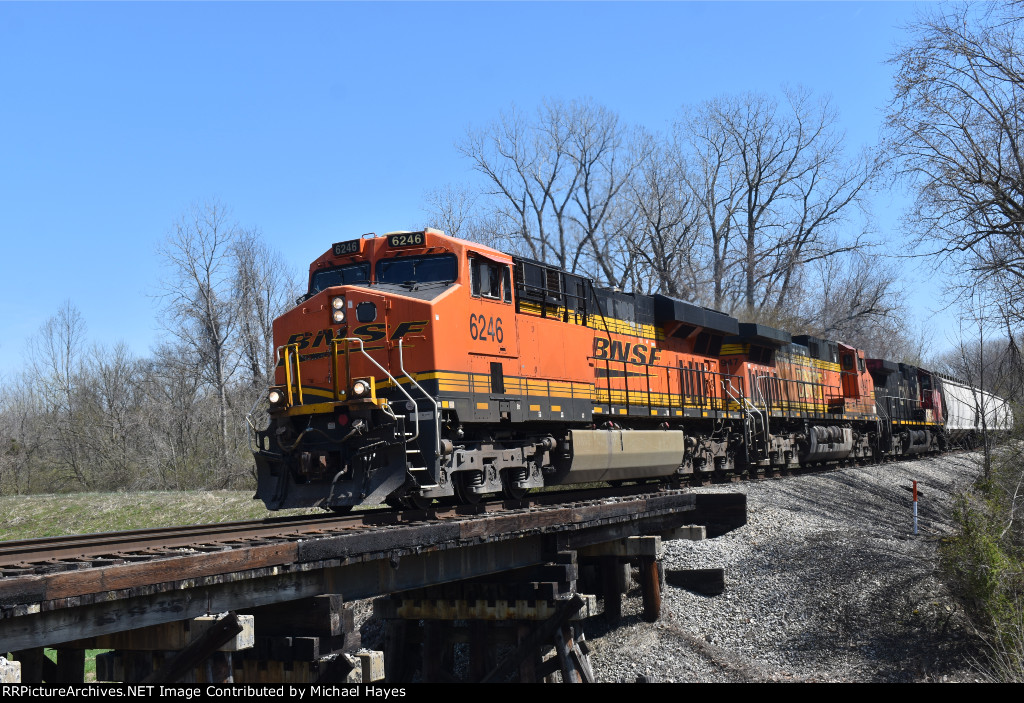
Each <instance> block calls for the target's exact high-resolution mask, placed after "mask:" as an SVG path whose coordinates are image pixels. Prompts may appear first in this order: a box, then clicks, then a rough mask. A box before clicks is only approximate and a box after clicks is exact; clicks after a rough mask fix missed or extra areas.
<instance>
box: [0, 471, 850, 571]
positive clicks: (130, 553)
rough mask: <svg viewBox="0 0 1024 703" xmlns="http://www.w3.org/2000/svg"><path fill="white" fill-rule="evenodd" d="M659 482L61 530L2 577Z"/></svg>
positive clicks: (20, 544)
mask: <svg viewBox="0 0 1024 703" xmlns="http://www.w3.org/2000/svg"><path fill="white" fill-rule="evenodd" d="M859 463H861V462H855V461H852V460H851V461H848V462H832V463H826V464H823V465H820V466H809V467H801V468H800V469H782V470H779V469H771V468H767V469H763V470H760V471H758V472H744V473H743V474H733V475H727V476H718V475H716V474H711V473H709V474H698V475H694V476H693V477H692V478H691V480H690V481H689V485H693V486H708V485H716V484H723V483H736V482H742V481H748V480H762V479H766V478H782V477H786V476H790V475H797V474H804V473H808V472H823V471H835V470H839V469H842V468H845V467H847V466H854V465H858V464H859ZM666 488H667V487H666V486H664V485H656V484H652V483H647V484H644V483H638V484H630V485H619V486H612V487H600V488H590V489H585V490H568V489H560V490H552V491H545V492H539V493H530V494H528V495H527V496H525V497H524V498H523V499H521V500H503V499H498V498H495V499H490V500H481V501H480V502H479V503H477V504H473V505H445V504H441V503H437V504H434V505H431V506H430V507H429V508H428V509H426V510H417V509H401V510H393V509H374V508H367V509H362V510H354V511H352V512H351V513H349V514H346V515H338V514H333V513H325V514H323V515H298V516H286V517H275V518H267V519H263V520H250V521H241V522H225V523H214V524H205V525H184V526H177V527H161V528H150V529H142V530H130V531H125V532H109V533H95V534H85V535H66V536H59V537H44V538H37V539H27V540H12V541H7V542H0V579H9V578H16V577H19V576H25V575H30V574H45V573H52V572H57V571H70V570H77V569H87V568H94V567H103V566H110V565H114V564H125V563H131V562H141V561H147V560H155V559H162V558H168V557H178V556H183V555H185V554H189V553H193V554H199V553H204V552H218V551H226V550H230V549H240V548H246V547H252V546H256V545H266V544H271V543H274V542H295V541H301V540H307V539H316V538H320V537H329V536H331V535H338V534H351V533H352V532H353V531H358V530H366V531H369V530H374V529H382V528H386V527H388V526H395V525H408V524H413V523H418V522H424V521H441V522H444V521H452V520H461V519H467V518H471V517H474V516H480V515H494V514H500V513H512V512H514V511H523V510H527V511H528V510H532V509H543V508H551V507H556V506H565V505H574V504H583V503H587V502H589V501H599V500H617V499H630V498H638V497H642V496H644V495H656V494H658V493H659V492H663V491H665V490H666Z"/></svg>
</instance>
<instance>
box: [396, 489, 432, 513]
mask: <svg viewBox="0 0 1024 703" xmlns="http://www.w3.org/2000/svg"><path fill="white" fill-rule="evenodd" d="M402 502H403V503H405V504H406V505H408V506H409V507H410V508H411V509H413V510H428V509H429V508H430V504H431V503H433V502H434V499H433V498H426V497H424V496H421V495H420V494H419V493H409V494H408V495H406V496H405V498H403V499H402Z"/></svg>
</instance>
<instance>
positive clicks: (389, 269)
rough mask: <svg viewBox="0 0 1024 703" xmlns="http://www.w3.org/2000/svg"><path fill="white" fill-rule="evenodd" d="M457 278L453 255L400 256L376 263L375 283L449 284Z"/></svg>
mask: <svg viewBox="0 0 1024 703" xmlns="http://www.w3.org/2000/svg"><path fill="white" fill-rule="evenodd" d="M458 277H459V264H458V260H457V259H456V258H455V255H454V254H435V255H432V256H402V257H398V258H394V259H381V260H380V261H378V262H377V283H399V284H403V283H404V284H410V283H433V282H436V281H443V282H445V283H451V282H453V281H455V280H456V279H457V278H458Z"/></svg>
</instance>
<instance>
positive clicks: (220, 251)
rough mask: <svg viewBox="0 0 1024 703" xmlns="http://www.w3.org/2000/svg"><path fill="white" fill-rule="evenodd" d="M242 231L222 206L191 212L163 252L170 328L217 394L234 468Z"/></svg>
mask: <svg viewBox="0 0 1024 703" xmlns="http://www.w3.org/2000/svg"><path fill="white" fill-rule="evenodd" d="M241 236H242V232H241V229H240V228H239V227H238V225H237V224H235V223H234V222H233V221H231V220H229V219H228V211H227V208H225V207H224V206H223V205H221V204H220V203H218V202H208V203H204V204H200V205H194V206H192V207H191V208H190V209H189V210H188V212H186V213H185V214H184V215H182V216H181V218H179V220H178V221H177V222H176V223H175V225H174V230H173V231H172V232H171V233H170V234H169V235H168V236H167V238H166V239H165V240H164V243H163V244H162V245H161V246H160V249H159V253H160V255H161V256H163V257H164V259H165V261H166V265H167V268H168V270H169V276H168V278H167V279H166V280H165V282H164V290H163V300H164V302H165V308H164V311H165V315H166V319H167V328H168V330H169V331H170V332H171V334H173V335H174V336H175V337H176V338H177V339H178V340H179V341H180V342H182V343H183V344H184V345H185V346H186V347H187V348H188V349H189V350H191V351H192V352H194V353H195V355H196V358H197V359H198V361H199V364H200V368H199V371H200V372H201V373H202V375H203V377H204V378H205V379H206V380H207V381H208V382H209V383H210V385H211V386H212V387H213V389H214V390H215V392H216V394H217V399H218V408H219V426H220V449H221V451H220V457H221V459H222V461H223V463H224V467H225V470H226V469H227V467H228V466H230V464H231V461H230V450H231V447H230V441H229V433H228V415H229V408H228V386H229V384H230V382H231V377H232V374H233V372H234V367H235V363H236V360H235V356H234V354H233V353H232V341H233V340H232V335H233V333H234V330H235V326H236V325H237V323H238V318H239V316H238V300H237V297H236V295H235V290H234V287H233V282H234V276H235V275H236V271H237V267H236V266H235V263H234V260H233V253H234V251H235V246H236V245H237V243H238V242H239V240H240V238H241Z"/></svg>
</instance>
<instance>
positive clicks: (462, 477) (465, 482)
mask: <svg viewBox="0 0 1024 703" xmlns="http://www.w3.org/2000/svg"><path fill="white" fill-rule="evenodd" d="M479 478H480V476H479V474H478V473H477V472H476V471H459V472H458V473H456V474H453V475H452V484H453V486H452V487H453V488H454V489H455V499H456V500H457V501H458V502H459V503H462V504H464V505H476V504H477V503H479V502H480V499H481V498H482V497H483V496H482V494H480V493H475V492H474V491H472V490H470V486H471V485H472V484H473V483H474V482H475V481H477V480H479Z"/></svg>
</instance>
